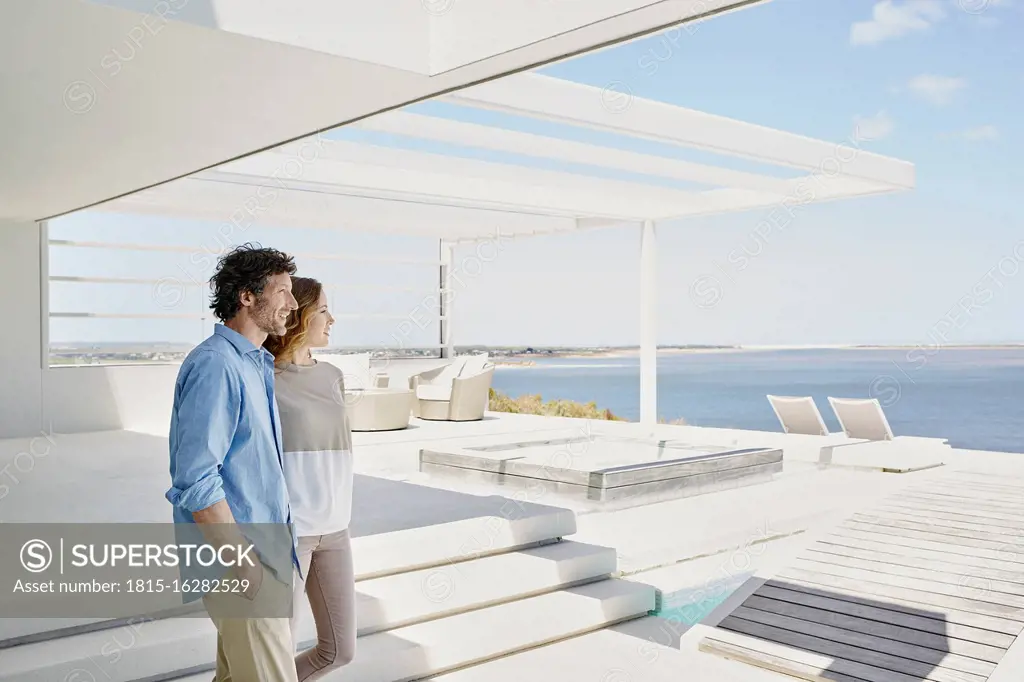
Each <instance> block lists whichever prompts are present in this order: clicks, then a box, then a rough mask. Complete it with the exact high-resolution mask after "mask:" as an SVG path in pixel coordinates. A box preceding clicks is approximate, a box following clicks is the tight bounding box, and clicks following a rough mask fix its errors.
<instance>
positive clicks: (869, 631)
mask: <svg viewBox="0 0 1024 682" xmlns="http://www.w3.org/2000/svg"><path fill="white" fill-rule="evenodd" d="M792 596H793V597H799V596H800V593H799V592H793V593H792ZM805 596H806V595H805ZM812 599H813V597H812ZM819 601H830V602H831V604H829V605H838V604H843V603H844V602H840V601H838V600H835V599H833V600H819ZM743 607H744V608H749V609H757V610H758V611H766V612H768V613H775V614H779V615H782V616H789V617H790V618H798V619H800V620H804V621H807V622H808V623H811V624H820V625H828V626H831V627H834V628H840V629H842V630H849V631H850V632H858V633H861V634H865V635H871V636H873V637H877V638H881V639H885V640H892V641H893V642H903V643H905V644H913V645H915V646H919V647H923V648H926V649H933V650H935V651H938V652H944V653H945V652H948V653H951V654H956V655H958V656H968V657H970V658H976V659H978V660H980V661H987V662H989V663H996V662H997V661H999V659H1001V658H1002V657H1003V654H1004V653H1005V652H1006V646H1002V647H997V646H990V645H987V644H981V643H979V642H976V641H969V640H965V639H958V638H956V637H954V636H953V635H952V633H947V632H922V631H921V630H915V629H912V628H906V627H900V626H899V625H895V624H893V623H892V622H890V621H889V620H871V619H868V618H858V617H856V616H849V615H846V614H845V613H837V612H835V611H830V610H825V609H821V608H812V607H809V606H804V605H803V604H799V603H794V602H791V601H784V600H781V599H771V598H769V597H766V596H761V595H758V594H753V595H751V596H750V597H748V598H747V600H746V601H744V602H743ZM877 611H878V614H877V616H878V617H879V618H883V619H889V618H891V617H892V616H894V615H901V614H896V613H895V612H894V611H886V610H884V609H878V610H877ZM922 620H925V621H926V622H928V623H931V624H933V625H934V627H935V629H936V630H939V631H941V630H944V629H946V628H944V627H943V625H945V624H944V623H939V624H935V621H930V620H928V619H922ZM977 632H978V633H979V634H980V636H984V634H981V633H985V632H986V631H984V630H978V631H977ZM812 633H813V631H812ZM976 636H978V635H976ZM829 639H833V638H832V637H829ZM1004 641H1005V640H1004ZM1007 646H1008V645H1007ZM880 650H881V651H885V649H880ZM889 653H892V652H891V651H890V652H889Z"/></svg>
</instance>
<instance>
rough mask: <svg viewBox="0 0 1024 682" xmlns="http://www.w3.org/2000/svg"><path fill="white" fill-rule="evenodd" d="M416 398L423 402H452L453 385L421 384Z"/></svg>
mask: <svg viewBox="0 0 1024 682" xmlns="http://www.w3.org/2000/svg"><path fill="white" fill-rule="evenodd" d="M416 397H417V398H419V399H421V400H451V399H452V385H451V383H450V382H449V383H448V384H447V385H444V384H420V385H419V386H417V387H416Z"/></svg>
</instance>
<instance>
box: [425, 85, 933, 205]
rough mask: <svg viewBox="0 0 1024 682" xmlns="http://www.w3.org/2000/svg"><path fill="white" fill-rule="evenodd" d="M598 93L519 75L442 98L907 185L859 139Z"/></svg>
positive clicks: (907, 176) (907, 168) (909, 180)
mask: <svg viewBox="0 0 1024 682" xmlns="http://www.w3.org/2000/svg"><path fill="white" fill-rule="evenodd" d="M606 96H607V95H606V93H605V92H604V91H603V90H602V89H601V88H595V87H593V86H590V85H584V84H581V83H573V82H567V81H564V80H561V79H558V78H552V77H550V76H542V75H540V74H536V73H520V74H515V75H512V76H508V77H507V78H504V79H502V80H501V81H494V82H491V83H484V84H481V85H477V86H475V87H473V88H470V89H468V90H465V91H462V92H459V93H455V94H451V95H447V96H445V97H444V98H443V99H444V100H446V101H450V102H453V103H456V104H463V105H468V106H474V107H482V108H486V109H492V110H497V111H502V112H505V113H509V114H514V115H519V116H528V117H531V118H539V119H542V120H547V121H554V122H558V123H567V124H571V125H576V126H582V127H586V128H590V129H592V130H600V131H603V132H610V133H616V134H619V135H627V136H630V137H635V138H641V139H645V140H652V141H656V142H661V143H664V144H671V145H675V146H682V147H689V148H692V149H701V150H704V151H709V152H714V153H718V154H724V155H727V156H735V157H741V158H745V159H750V160H754V161H759V162H763V163H768V164H773V165H779V166H786V167H789V168H798V169H802V170H806V171H811V172H829V173H830V172H832V168H833V167H836V166H838V167H839V168H841V172H842V173H843V174H844V175H849V176H852V177H856V178H861V179H864V180H868V181H871V182H882V183H885V184H890V185H895V186H897V187H900V188H903V189H910V188H912V187H913V186H914V166H913V165H912V164H910V163H907V162H904V161H897V160H896V159H891V158H888V157H885V156H881V155H878V154H872V153H869V152H865V151H863V150H862V149H860V145H861V144H862V143H863V140H858V139H853V140H848V141H846V142H845V143H842V144H835V143H829V142H823V141H821V140H815V139H812V138H808V137H804V136H802V135H796V134H794V133H788V132H784V131H781V130H774V129H772V128H766V127H764V126H759V125H754V124H752V123H746V122H743V121H737V120H734V119H730V118H726V117H724V116H716V115H714V114H708V113H705V112H702V111H694V110H693V109H685V108H683V107H678V106H674V105H671V104H666V103H664V102H657V101H654V100H649V99H642V98H639V97H633V96H632V95H629V96H628V97H625V96H624V97H623V100H622V104H618V100H617V102H616V103H617V106H614V107H612V106H601V104H602V102H603V98H604V97H606ZM854 137H856V135H855V136H854Z"/></svg>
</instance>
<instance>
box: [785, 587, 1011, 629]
mask: <svg viewBox="0 0 1024 682" xmlns="http://www.w3.org/2000/svg"><path fill="white" fill-rule="evenodd" d="M820 577H827V576H820ZM765 585H767V586H769V587H778V588H782V589H786V590H794V591H797V592H807V593H809V594H813V595H815V596H819V597H828V598H830V599H840V600H843V601H850V602H854V603H859V604H864V605H867V606H876V607H880V608H882V607H884V608H885V609H888V610H891V611H900V612H903V613H906V614H910V615H912V616H918V617H920V618H928V619H933V620H936V621H937V622H939V623H956V624H958V625H966V626H969V627H972V628H980V629H983V630H991V631H992V632H998V633H1002V634H1005V635H1013V636H1017V635H1019V634H1020V633H1021V631H1022V630H1024V624H1021V623H1018V622H1017V621H1013V620H1009V619H1007V618H999V617H998V616H988V615H985V614H981V613H976V612H974V611H965V610H963V609H957V608H951V607H945V606H936V605H934V604H925V603H922V602H920V601H919V600H916V599H907V598H905V597H900V596H897V595H896V591H893V594H886V595H879V594H878V593H876V592H867V591H865V590H863V589H861V588H860V586H858V585H857V583H856V581H849V580H843V579H842V578H833V580H832V581H831V584H827V583H822V582H811V581H809V580H804V579H802V578H792V577H791V578H772V579H771V580H769V581H768V582H766V583H765ZM872 587H874V586H872ZM902 592H904V593H905V590H904V591H902Z"/></svg>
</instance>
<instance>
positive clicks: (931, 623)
mask: <svg viewBox="0 0 1024 682" xmlns="http://www.w3.org/2000/svg"><path fill="white" fill-rule="evenodd" d="M802 590H804V591H801V590H799V589H783V588H781V587H774V586H772V585H768V584H765V585H762V586H761V587H760V588H758V590H757V592H756V593H755V594H754V595H752V596H751V598H757V599H771V600H772V601H778V602H786V603H789V604H793V605H795V606H801V607H805V608H811V609H814V610H816V611H823V612H828V613H833V614H837V615H841V616H848V617H852V618H857V619H859V620H868V621H874V622H879V623H884V624H888V625H890V626H892V627H899V628H902V629H905V630H907V631H910V632H921V633H924V634H927V635H931V636H938V637H942V638H943V639H946V638H952V639H951V640H950V641H960V640H962V641H965V642H976V643H978V644H979V645H984V646H986V647H988V649H989V650H991V651H992V652H995V651H1004V650H1006V649H1008V648H1009V647H1010V644H1012V643H1013V640H1014V635H1012V634H1006V633H1003V632H995V631H993V630H988V629H984V628H980V627H972V626H970V625H961V624H959V623H956V622H953V621H952V620H950V621H946V620H940V619H935V618H925V617H922V616H917V615H911V614H910V613H903V612H901V611H898V610H893V608H899V606H898V605H895V604H894V605H893V606H892V607H890V606H889V605H888V604H886V608H883V607H881V606H878V605H874V604H872V603H868V601H867V600H865V602H854V601H846V600H845V599H837V598H836V595H835V593H832V592H828V591H826V590H815V589H813V588H811V587H810V586H804V587H803V588H802ZM819 595H831V596H819ZM849 598H850V597H846V599H849ZM875 603H877V602H875ZM986 624H987V623H986ZM978 658H982V657H981V656H978Z"/></svg>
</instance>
